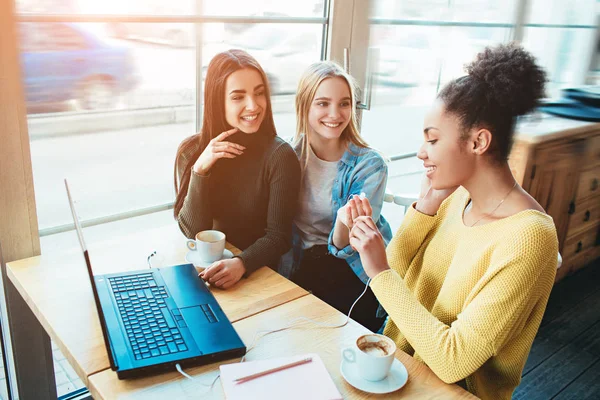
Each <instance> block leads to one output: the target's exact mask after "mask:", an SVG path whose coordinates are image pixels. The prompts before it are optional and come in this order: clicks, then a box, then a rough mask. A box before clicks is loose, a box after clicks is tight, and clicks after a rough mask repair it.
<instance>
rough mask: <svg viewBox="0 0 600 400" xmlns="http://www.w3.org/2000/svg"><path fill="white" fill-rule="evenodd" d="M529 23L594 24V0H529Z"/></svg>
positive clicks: (595, 5)
mask: <svg viewBox="0 0 600 400" xmlns="http://www.w3.org/2000/svg"><path fill="white" fill-rule="evenodd" d="M530 2H531V5H530V6H529V7H530V8H529V11H528V12H527V17H528V18H527V22H528V23H531V24H566V25H596V7H598V6H597V4H596V3H597V2H596V0H569V1H565V0H530Z"/></svg>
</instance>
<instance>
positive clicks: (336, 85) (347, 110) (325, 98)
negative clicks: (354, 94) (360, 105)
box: [308, 77, 352, 140]
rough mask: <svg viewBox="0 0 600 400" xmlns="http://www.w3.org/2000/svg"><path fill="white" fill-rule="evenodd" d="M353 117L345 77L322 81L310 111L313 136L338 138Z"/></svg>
mask: <svg viewBox="0 0 600 400" xmlns="http://www.w3.org/2000/svg"><path fill="white" fill-rule="evenodd" d="M351 117H352V100H351V97H350V89H349V88H348V84H347V83H346V81H345V80H344V79H343V78H340V77H334V78H327V79H325V80H323V82H321V84H320V85H319V87H318V88H317V91H316V93H315V97H314V99H313V101H312V103H311V104H310V109H309V111H308V124H309V126H310V134H311V135H312V137H315V136H319V139H325V140H338V139H339V138H340V137H341V136H342V132H344V129H346V127H347V126H348V123H349V122H350V118H351Z"/></svg>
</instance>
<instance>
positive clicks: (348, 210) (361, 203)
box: [337, 195, 373, 230]
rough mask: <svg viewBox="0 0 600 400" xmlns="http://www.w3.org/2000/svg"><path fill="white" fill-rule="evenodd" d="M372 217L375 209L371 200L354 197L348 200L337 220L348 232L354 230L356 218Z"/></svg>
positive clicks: (339, 210)
mask: <svg viewBox="0 0 600 400" xmlns="http://www.w3.org/2000/svg"><path fill="white" fill-rule="evenodd" d="M372 215H373V209H372V208H371V203H370V202H369V199H367V198H366V197H364V196H357V195H352V198H351V199H350V200H348V202H347V203H346V205H345V206H343V207H341V208H340V209H338V211H337V218H338V219H339V221H340V222H341V223H343V224H344V225H345V226H346V228H348V230H350V229H352V226H353V223H354V220H355V219H356V218H358V217H361V216H365V217H371V216H372Z"/></svg>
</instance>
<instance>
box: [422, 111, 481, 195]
mask: <svg viewBox="0 0 600 400" xmlns="http://www.w3.org/2000/svg"><path fill="white" fill-rule="evenodd" d="M462 132H463V130H462V128H461V125H460V120H459V119H458V117H456V116H455V115H453V114H450V113H447V112H446V111H445V109H444V103H443V102H442V101H440V100H438V101H436V102H435V103H434V105H433V107H432V108H431V110H430V111H429V112H428V113H427V115H426V116H425V123H424V126H423V135H424V138H425V142H424V143H423V145H422V146H421V148H420V149H419V152H418V153H417V157H419V159H420V160H422V161H423V166H424V167H425V169H426V171H427V177H428V178H429V179H431V185H432V187H433V188H434V189H447V188H451V187H454V186H457V185H462V184H464V182H466V181H467V180H468V179H469V178H470V177H471V176H472V175H473V173H474V172H475V156H474V155H473V153H472V152H471V151H469V146H470V141H469V140H464V139H461V135H462Z"/></svg>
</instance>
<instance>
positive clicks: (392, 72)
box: [353, 0, 598, 194]
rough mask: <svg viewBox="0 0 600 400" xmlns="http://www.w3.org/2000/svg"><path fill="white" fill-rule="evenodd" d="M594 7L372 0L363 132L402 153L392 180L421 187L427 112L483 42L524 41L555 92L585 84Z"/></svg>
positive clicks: (584, 1) (588, 2)
mask: <svg viewBox="0 0 600 400" xmlns="http://www.w3.org/2000/svg"><path fill="white" fill-rule="evenodd" d="M597 7H598V2H597V1H596V0H578V1H567V0H555V1H550V2H548V1H546V0H539V1H538V0H509V1H503V2H499V1H494V0H426V1H421V0H419V1H417V0H414V1H413V0H403V1H400V0H398V1H395V0H373V1H371V2H370V18H369V19H368V21H367V22H365V23H367V24H368V28H367V31H368V32H369V42H368V45H366V46H363V47H367V48H368V54H369V67H367V71H370V72H371V74H372V75H371V76H372V80H371V82H372V86H371V87H368V88H367V89H366V90H365V93H366V96H367V97H370V100H371V107H370V110H369V111H365V112H363V115H362V134H363V136H364V137H365V138H366V139H367V141H368V142H369V143H370V144H372V145H374V146H375V147H377V148H379V149H381V150H383V151H384V152H385V153H386V155H388V156H389V157H390V158H391V159H392V160H397V161H395V162H393V163H392V164H391V167H390V177H389V180H388V188H389V189H391V190H392V191H394V192H401V193H413V194H416V193H418V190H419V181H420V177H421V171H422V165H421V164H422V163H421V162H420V161H419V160H418V159H416V157H415V153H416V152H417V150H418V148H419V146H420V144H421V143H422V128H423V127H422V123H423V117H424V115H425V112H426V111H427V109H428V108H429V106H430V105H431V103H432V102H433V101H434V99H435V97H436V95H437V93H438V91H439V90H440V89H441V88H442V87H443V86H444V84H446V83H447V82H448V81H450V80H452V79H454V78H457V77H459V76H461V75H464V74H465V72H464V64H465V63H467V62H469V61H470V60H472V59H473V57H474V56H475V54H476V53H478V52H479V51H480V50H482V49H483V48H484V47H485V46H487V45H494V44H497V43H506V42H509V41H511V40H519V41H521V42H522V43H523V45H524V46H525V47H526V48H527V49H529V50H530V51H532V52H533V53H534V55H535V56H536V57H537V58H538V61H539V62H540V64H541V65H542V66H543V67H544V68H546V69H547V71H548V74H549V79H550V82H549V85H548V89H549V90H548V94H549V95H550V96H556V95H558V94H559V92H560V89H561V88H563V87H566V86H572V85H578V84H583V83H584V82H585V79H586V76H588V74H589V73H588V71H589V69H590V68H593V67H594V66H593V65H592V64H593V61H592V58H591V57H592V55H593V54H594V50H595V38H596V34H597V26H596V23H597V18H598V11H597ZM354 44H360V41H354ZM353 52H354V54H355V55H356V54H357V50H356V48H353ZM365 53H367V51H366V50H365V51H363V52H362V53H361V52H359V54H360V55H359V56H356V57H360V56H364V55H365ZM361 72H362V71H358V73H361ZM353 73H357V71H353Z"/></svg>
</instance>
